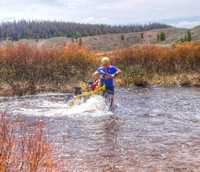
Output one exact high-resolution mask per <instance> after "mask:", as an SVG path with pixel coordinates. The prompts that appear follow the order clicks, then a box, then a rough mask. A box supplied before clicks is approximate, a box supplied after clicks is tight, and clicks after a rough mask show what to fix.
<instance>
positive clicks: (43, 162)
mask: <svg viewBox="0 0 200 172" xmlns="http://www.w3.org/2000/svg"><path fill="white" fill-rule="evenodd" d="M17 121H19V119H18V120H17ZM60 153H62V150H56V149H55V148H54V144H53V143H52V142H51V141H50V140H49V139H48V138H47V137H46V136H45V134H44V122H42V123H40V124H39V125H36V126H34V127H29V126H28V125H27V124H24V123H20V122H16V121H12V120H11V119H10V117H9V116H8V114H6V113H5V112H2V111H1V112H0V171H13V172H15V171H16V172H18V171H24V172H25V171H31V172H36V171H61V170H63V169H64V168H65V167H66V162H65V161H64V160H63V159H62V158H60V156H59V155H60Z"/></svg>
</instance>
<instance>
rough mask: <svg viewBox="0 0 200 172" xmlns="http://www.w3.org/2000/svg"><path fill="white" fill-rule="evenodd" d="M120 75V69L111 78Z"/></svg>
mask: <svg viewBox="0 0 200 172" xmlns="http://www.w3.org/2000/svg"><path fill="white" fill-rule="evenodd" d="M121 73H122V71H121V70H120V69H117V71H116V72H115V73H114V74H112V78H115V77H116V76H117V75H120V74H121Z"/></svg>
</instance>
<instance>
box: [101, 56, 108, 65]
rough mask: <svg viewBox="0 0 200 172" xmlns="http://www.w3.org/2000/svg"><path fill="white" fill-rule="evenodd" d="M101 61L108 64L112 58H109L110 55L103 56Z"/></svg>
mask: <svg viewBox="0 0 200 172" xmlns="http://www.w3.org/2000/svg"><path fill="white" fill-rule="evenodd" d="M101 62H102V64H103V65H107V64H109V62H110V60H109V58H108V57H103V58H102V59H101Z"/></svg>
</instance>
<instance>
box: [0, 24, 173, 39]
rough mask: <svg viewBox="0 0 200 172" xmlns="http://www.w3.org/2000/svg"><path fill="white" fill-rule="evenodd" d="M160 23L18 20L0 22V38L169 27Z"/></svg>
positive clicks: (39, 37)
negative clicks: (127, 23) (106, 23)
mask: <svg viewBox="0 0 200 172" xmlns="http://www.w3.org/2000/svg"><path fill="white" fill-rule="evenodd" d="M170 27H172V26H170V25H166V24H161V23H149V24H144V25H136V24H133V25H118V26H112V25H105V24H81V23H74V22H63V21H38V20H30V21H27V20H19V21H13V22H10V21H7V22H2V23H0V40H13V41H17V40H20V39H48V38H52V37H67V38H80V37H86V36H94V35H102V34H116V33H130V32H142V31H148V30H152V29H162V28H170Z"/></svg>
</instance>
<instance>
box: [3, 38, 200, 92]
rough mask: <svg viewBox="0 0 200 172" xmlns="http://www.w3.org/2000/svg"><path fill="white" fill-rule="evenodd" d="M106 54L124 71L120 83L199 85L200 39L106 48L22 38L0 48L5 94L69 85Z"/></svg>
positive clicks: (87, 74) (88, 74)
mask: <svg viewBox="0 0 200 172" xmlns="http://www.w3.org/2000/svg"><path fill="white" fill-rule="evenodd" d="M102 56H108V57H110V58H111V63H112V64H114V65H116V66H117V67H119V68H120V69H121V70H122V71H123V73H122V75H121V76H120V78H117V84H118V85H138V86H141V85H144V86H145V85H155V84H168V85H169V84H170V85H200V83H199V67H200V43H199V42H188V43H183V44H175V45H173V46H171V47H163V46H158V45H137V46H134V47H132V46H129V47H125V48H123V49H117V50H115V51H111V52H101V53H93V52H91V51H90V49H89V48H88V47H86V46H83V45H79V44H78V43H73V44H70V45H63V46H62V47H60V48H55V47H52V48H44V49H41V48H36V47H31V46H30V45H28V44H25V43H20V44H17V45H14V44H7V45H6V46H5V47H2V48H0V64H1V68H0V75H1V78H0V94H1V95H24V94H34V93H36V92H39V91H47V90H48V91H70V90H71V88H73V86H74V85H76V84H81V83H80V82H81V81H82V78H83V77H85V78H86V79H89V78H91V74H92V73H93V72H94V71H95V70H96V68H97V67H98V65H100V58H101V57H102ZM184 76H185V77H184Z"/></svg>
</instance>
